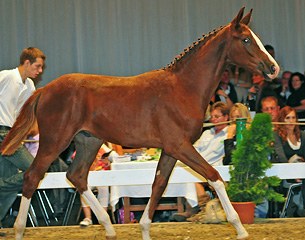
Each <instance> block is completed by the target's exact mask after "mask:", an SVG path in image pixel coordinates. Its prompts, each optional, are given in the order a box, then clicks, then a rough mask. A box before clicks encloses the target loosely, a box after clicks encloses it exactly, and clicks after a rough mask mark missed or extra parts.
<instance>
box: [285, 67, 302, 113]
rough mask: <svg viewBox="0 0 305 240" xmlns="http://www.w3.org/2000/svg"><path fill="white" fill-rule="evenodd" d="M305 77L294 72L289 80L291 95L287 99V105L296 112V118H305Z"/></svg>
mask: <svg viewBox="0 0 305 240" xmlns="http://www.w3.org/2000/svg"><path fill="white" fill-rule="evenodd" d="M304 82H305V76H304V75H303V74H302V73H299V72H295V73H293V74H292V75H291V77H290V79H289V88H290V90H291V95H290V96H289V97H288V99H287V105H288V106H290V107H293V108H294V109H295V110H296V111H297V115H298V118H299V119H300V118H305V84H304Z"/></svg>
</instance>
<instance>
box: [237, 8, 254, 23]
mask: <svg viewBox="0 0 305 240" xmlns="http://www.w3.org/2000/svg"><path fill="white" fill-rule="evenodd" d="M252 10H253V9H252V8H251V10H250V12H249V13H248V14H247V15H246V16H244V17H243V19H242V20H241V21H240V22H241V23H243V24H245V25H248V24H249V22H250V19H251V16H252Z"/></svg>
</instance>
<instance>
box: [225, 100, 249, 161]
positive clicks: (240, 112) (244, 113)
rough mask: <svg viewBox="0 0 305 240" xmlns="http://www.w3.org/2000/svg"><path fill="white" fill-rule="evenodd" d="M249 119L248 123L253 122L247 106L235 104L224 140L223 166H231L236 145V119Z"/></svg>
mask: <svg viewBox="0 0 305 240" xmlns="http://www.w3.org/2000/svg"><path fill="white" fill-rule="evenodd" d="M237 118H247V122H251V120H252V119H251V115H250V112H249V109H248V108H247V106H245V105H244V104H242V103H235V104H234V105H233V107H232V108H231V110H230V120H231V121H234V122H232V123H231V124H230V125H229V127H228V135H227V139H225V140H224V151H225V155H224V158H223V165H229V164H231V158H232V151H233V150H234V149H235V145H236V122H235V121H236V119H237ZM248 125H249V124H248Z"/></svg>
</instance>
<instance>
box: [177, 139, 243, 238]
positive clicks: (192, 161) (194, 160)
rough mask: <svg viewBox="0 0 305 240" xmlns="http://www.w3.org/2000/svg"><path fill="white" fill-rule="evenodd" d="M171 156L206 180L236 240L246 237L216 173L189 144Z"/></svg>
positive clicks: (221, 181) (185, 144)
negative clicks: (234, 233) (213, 191)
mask: <svg viewBox="0 0 305 240" xmlns="http://www.w3.org/2000/svg"><path fill="white" fill-rule="evenodd" d="M173 156H174V157H175V158H177V159H179V160H180V161H182V162H183V163H184V164H186V165H187V166H189V167H191V168H192V169H193V170H194V171H196V172H197V173H199V174H200V175H202V176H203V177H204V178H206V179H207V180H208V183H209V184H210V185H211V186H212V187H213V188H214V189H215V191H216V193H217V195H218V197H219V200H220V202H221V205H222V207H223V209H224V211H225V213H226V215H227V219H228V221H229V222H230V223H231V224H232V225H233V226H234V227H235V229H236V232H237V239H244V238H246V237H248V236H249V234H248V232H247V231H246V229H245V228H244V227H243V225H242V224H241V222H240V219H239V216H238V214H237V213H236V211H235V209H234V208H233V206H232V204H231V202H230V199H229V197H228V195H227V192H226V189H225V186H224V183H223V180H222V179H221V176H220V175H219V173H218V171H217V170H216V169H214V168H213V167H212V166H211V165H210V164H209V163H207V161H205V160H204V159H203V158H202V156H201V155H200V154H199V153H198V152H197V151H196V149H195V148H194V147H193V145H192V144H191V143H188V142H185V143H184V144H182V145H181V147H180V148H179V150H178V151H177V152H174V153H173Z"/></svg>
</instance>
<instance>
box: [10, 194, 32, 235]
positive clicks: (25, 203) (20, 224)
mask: <svg viewBox="0 0 305 240" xmlns="http://www.w3.org/2000/svg"><path fill="white" fill-rule="evenodd" d="M30 203H31V198H26V197H24V196H22V198H21V203H20V207H19V213H18V216H17V218H16V221H15V223H14V229H15V238H16V240H21V239H22V238H23V233H24V230H25V226H26V219H27V217H28V211H29V207H30Z"/></svg>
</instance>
